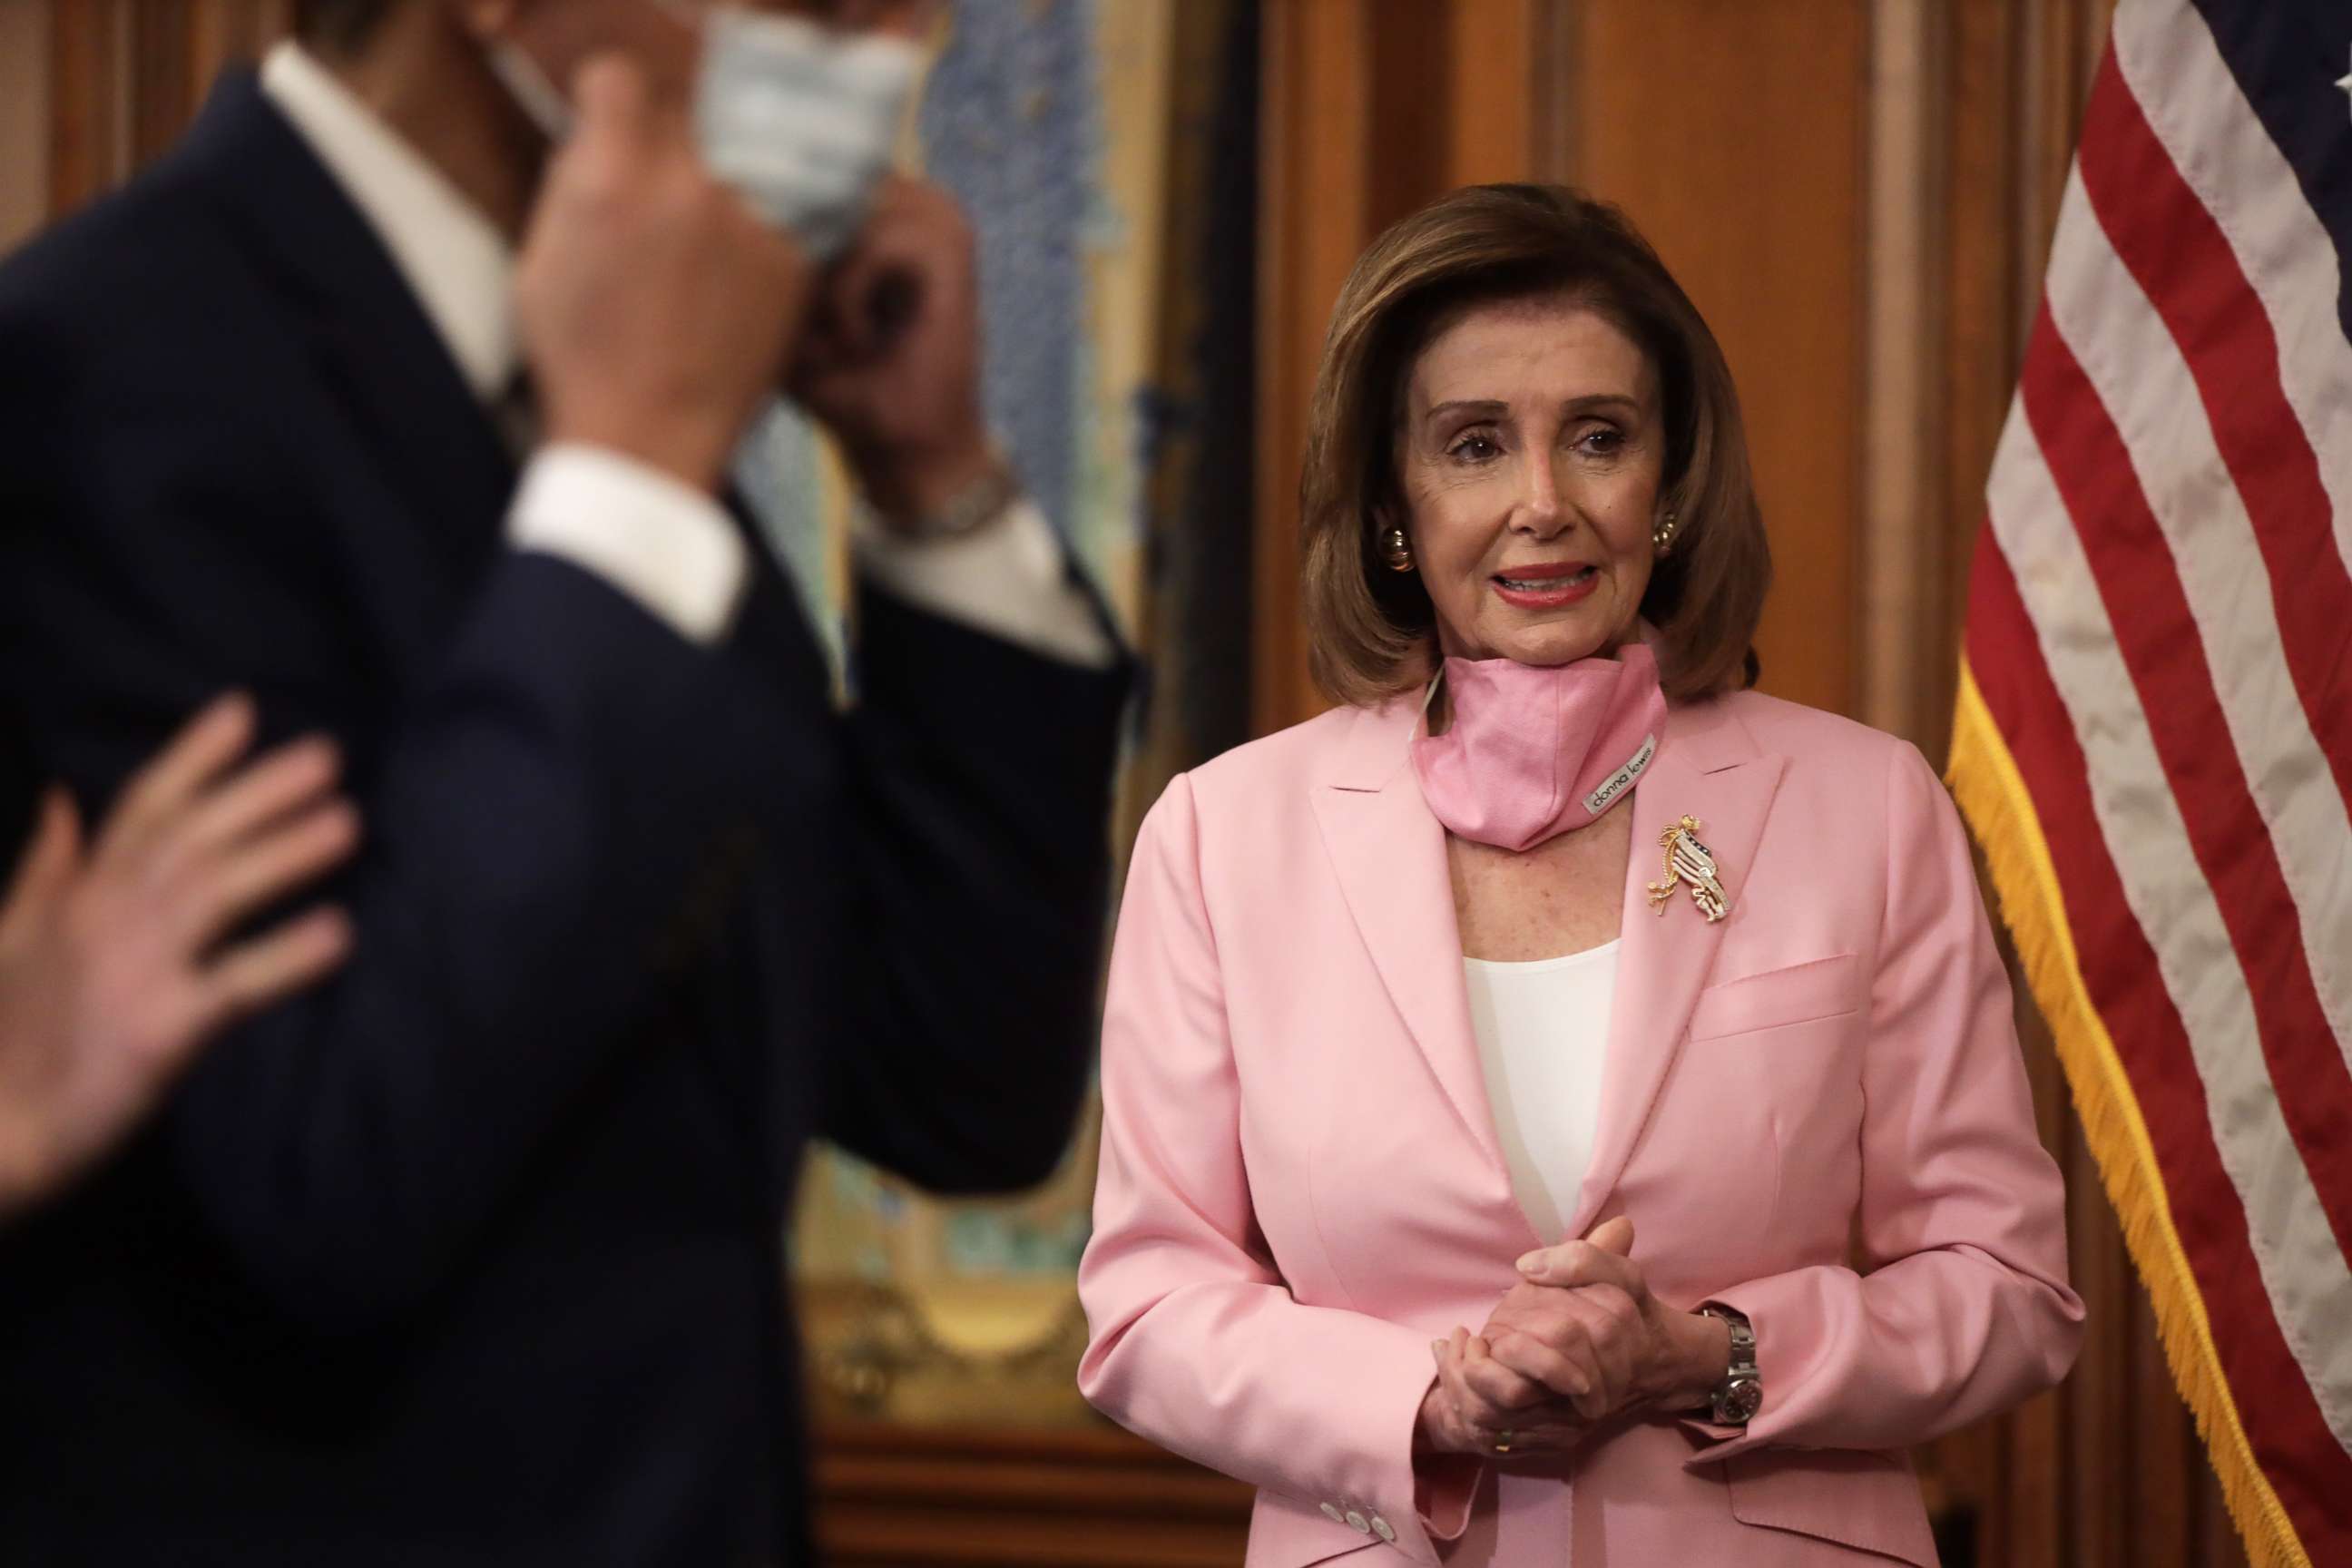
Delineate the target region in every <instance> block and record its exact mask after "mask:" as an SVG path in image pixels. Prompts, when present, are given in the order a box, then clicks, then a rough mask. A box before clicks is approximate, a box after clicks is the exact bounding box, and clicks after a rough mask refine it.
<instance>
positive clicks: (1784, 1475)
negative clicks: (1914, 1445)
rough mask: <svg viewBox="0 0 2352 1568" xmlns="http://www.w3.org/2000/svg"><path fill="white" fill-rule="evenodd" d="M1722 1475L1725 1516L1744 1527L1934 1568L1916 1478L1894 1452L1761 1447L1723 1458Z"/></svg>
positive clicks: (1930, 1538) (1918, 1567) (1932, 1548)
mask: <svg viewBox="0 0 2352 1568" xmlns="http://www.w3.org/2000/svg"><path fill="white" fill-rule="evenodd" d="M1723 1473H1724V1479H1725V1481H1726V1482H1727V1483H1728V1484H1729V1486H1730V1488H1731V1516H1732V1517H1733V1518H1734V1519H1736V1520H1738V1521H1739V1522H1740V1523H1742V1524H1752V1525H1754V1526H1756V1527H1757V1528H1758V1529H1759V1530H1786V1531H1793V1532H1795V1533H1796V1534H1799V1535H1810V1536H1812V1537H1814V1538H1816V1539H1817V1540H1822V1541H1833V1542H1837V1543H1838V1544H1839V1545H1841V1546H1851V1547H1853V1548H1854V1549H1855V1550H1856V1551H1859V1552H1876V1553H1878V1555H1880V1556H1881V1557H1887V1558H1892V1559H1893V1560H1895V1562H1897V1563H1911V1564H1913V1565H1914V1568H1937V1560H1936V1535H1935V1531H1932V1530H1930V1529H1929V1528H1928V1525H1927V1504H1926V1503H1925V1502H1924V1501H1922V1500H1921V1499H1920V1496H1919V1482H1918V1479H1917V1478H1916V1477H1915V1476H1914V1475H1913V1474H1912V1473H1911V1466H1910V1464H1909V1462H1908V1461H1906V1460H1905V1459H1903V1458H1899V1457H1897V1456H1895V1455H1893V1454H1881V1453H1876V1452H1864V1451H1860V1450H1847V1449H1836V1448H1813V1449H1806V1450H1804V1451H1802V1452H1796V1451H1791V1450H1789V1449H1773V1448H1764V1449H1759V1450H1758V1451H1756V1452H1754V1453H1748V1454H1741V1455H1739V1456H1738V1457H1737V1458H1731V1459H1727V1460H1725V1461H1724V1466H1723Z"/></svg>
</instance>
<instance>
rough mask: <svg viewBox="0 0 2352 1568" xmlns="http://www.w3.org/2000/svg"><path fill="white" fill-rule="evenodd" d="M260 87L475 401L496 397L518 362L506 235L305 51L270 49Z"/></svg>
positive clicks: (283, 46) (299, 48)
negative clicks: (395, 274) (380, 254)
mask: <svg viewBox="0 0 2352 1568" xmlns="http://www.w3.org/2000/svg"><path fill="white" fill-rule="evenodd" d="M261 90H262V91H263V92H265V93H267V94H268V95H269V98H270V100H271V101H272V102H274V103H276V104H277V105H278V109H279V110H281V111H282V112H283V113H284V114H285V116H286V118H287V119H288V120H289V121H293V123H294V129H295V130H296V131H297V132H299V133H300V135H301V137H302V139H303V140H304V141H306V142H309V143H310V150H311V151H312V152H314V153H317V154H318V155H319V160H320V162H321V163H325V164H326V165H327V168H328V171H329V172H330V173H331V174H333V175H334V177H335V181H336V183H337V184H340V185H341V186H342V188H343V194H344V195H348V196H350V197H351V199H352V204H353V205H356V206H357V207H358V208H359V209H360V212H361V213H362V216H365V217H366V219H367V221H368V224H369V226H371V227H373V229H374V230H375V232H376V237H378V238H379V239H381V240H383V246H384V248H385V249H386V250H388V251H390V252H391V253H392V259H393V264H394V266H396V267H397V268H399V269H400V275H401V276H402V277H403V278H404V279H407V281H408V287H409V289H410V290H411V291H412V292H414V293H415V296H416V299H417V302H418V303H419V304H420V305H422V306H423V307H424V310H425V318H426V319H427V320H428V321H431V322H432V323H433V329H434V331H436V332H437V333H438V334H439V335H440V338H441V341H442V342H443V344H444V345H446V347H447V349H448V351H449V354H450V357H451V358H452V359H454V360H456V361H457V368H458V370H459V371H460V372H461V373H463V374H464V375H465V378H466V383H467V385H469V386H471V387H472V388H473V389H474V393H475V395H477V396H478V397H480V398H481V399H482V400H483V401H484V402H486V403H487V402H490V401H493V400H494V399H496V398H498V397H499V396H500V395H503V394H504V393H505V392H506V390H507V386H508V384H509V382H510V381H512V380H513V378H514V374H515V371H516V369H517V363H518V362H517V354H516V348H515V322H514V303H513V285H514V251H513V248H512V247H509V245H508V244H507V241H506V237H505V236H504V235H502V234H500V233H499V230H498V227H497V226H496V225H494V224H492V223H491V222H490V220H489V219H488V217H486V216H484V215H483V214H482V211H481V209H480V208H478V207H477V206H475V205H474V204H473V203H472V202H470V201H468V200H467V198H466V196H465V195H464V194H463V193H461V192H460V191H459V190H458V189H457V186H456V185H454V184H451V183H450V182H449V179H448V177H447V176H446V175H445V174H442V173H441V171H440V170H438V169H436V168H435V167H434V166H433V165H432V164H431V163H427V162H426V161H425V158H424V157H423V155H421V154H420V153H417V151H416V150H415V148H413V147H411V146H410V145H409V144H408V143H407V142H404V141H403V140H402V139H401V137H400V134H399V132H395V131H394V130H393V128H392V127H391V126H389V125H387V124H385V123H384V121H383V119H382V118H381V117H379V116H378V115H377V114H376V112H375V110H372V109H370V108H369V107H368V106H367V105H366V104H365V103H364V102H362V101H361V100H360V98H359V95H358V94H356V93H354V92H352V89H349V88H347V87H345V86H344V85H343V84H342V83H341V81H339V80H337V79H335V76H334V73H333V72H331V71H330V70H329V69H327V68H326V67H325V66H323V65H321V64H320V63H319V60H318V58H316V57H315V56H313V55H311V54H310V52H309V51H308V50H306V49H304V48H303V47H302V46H301V45H299V44H295V43H282V44H279V45H278V46H277V47H275V48H272V49H271V50H270V51H269V54H268V58H266V59H265V60H264V61H263V62H262V66H261Z"/></svg>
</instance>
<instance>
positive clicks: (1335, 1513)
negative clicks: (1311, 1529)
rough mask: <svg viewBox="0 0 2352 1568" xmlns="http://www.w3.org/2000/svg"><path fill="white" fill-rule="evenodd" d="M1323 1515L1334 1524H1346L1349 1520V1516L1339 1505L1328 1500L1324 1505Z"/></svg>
mask: <svg viewBox="0 0 2352 1568" xmlns="http://www.w3.org/2000/svg"><path fill="white" fill-rule="evenodd" d="M1323 1517H1324V1518H1326V1519H1328V1520H1329V1521H1331V1522H1332V1523H1334V1524H1345V1523H1347V1522H1348V1516H1347V1515H1346V1514H1344V1513H1341V1512H1340V1511H1339V1507H1338V1505H1337V1504H1334V1503H1328V1502H1327V1503H1325V1504H1324V1505H1323Z"/></svg>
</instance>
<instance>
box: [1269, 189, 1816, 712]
mask: <svg viewBox="0 0 2352 1568" xmlns="http://www.w3.org/2000/svg"><path fill="white" fill-rule="evenodd" d="M1547 294H1566V295H1570V296H1571V297H1574V298H1576V299H1577V300H1580V302H1582V303H1584V304H1586V305H1589V306H1590V307H1591V308H1592V309H1593V310H1598V311H1599V312H1601V314H1602V315H1603V316H1605V317H1607V318H1608V319H1609V320H1610V321H1612V323H1614V324H1615V325H1616V327H1617V328H1618V330H1619V331H1622V332H1624V333H1625V334H1626V335H1627V336H1628V337H1630V338H1632V339H1633V342H1635V343H1636V344H1637V345H1639V347H1640V348H1641V350H1642V352H1643V354H1644V355H1646V356H1647V357H1648V359H1649V361H1650V363H1651V365H1652V366H1653V368H1654V370H1655V371H1656V372H1657V376H1658V386H1659V393H1660V398H1661V401H1662V402H1663V404H1664V417H1665V424H1666V432H1667V442H1666V458H1665V469H1664V476H1663V478H1662V480H1661V483H1660V486H1659V505H1660V510H1662V511H1664V512H1670V513H1672V514H1673V515H1674V516H1675V520H1676V528H1675V537H1674V546H1675V548H1674V552H1673V553H1672V554H1670V555H1668V556H1666V557H1665V558H1664V560H1662V561H1660V562H1658V563H1657V565H1656V568H1655V570H1654V571H1653V573H1652V574H1651V577H1650V586H1649V589H1648V591H1647V592H1646V593H1645V594H1644V595H1643V598H1642V615H1643V617H1644V618H1646V619H1647V620H1648V621H1649V622H1650V623H1651V624H1652V625H1654V626H1656V627H1657V629H1658V631H1659V633H1660V636H1661V642H1660V644H1659V647H1658V650H1657V651H1658V667H1659V675H1660V678H1661V679H1663V681H1664V685H1665V689H1666V693H1667V695H1668V696H1670V697H1674V698H1676V699H1689V698H1695V697H1702V696H1706V695H1708V694H1710V693H1713V692H1717V691H1720V690H1723V689H1726V688H1727V687H1730V686H1733V685H1735V684H1741V685H1745V684H1753V683H1754V680H1755V678H1756V655H1755V650H1754V647H1753V639H1754V637H1755V635H1756V622H1757V617H1758V616H1759V615H1760V614H1761V613H1762V611H1763V606H1764V591H1765V589H1766V587H1767V586H1769V584H1770V581H1771V575H1772V563H1771V553H1770V551H1769V548H1768V546H1767V545H1766V543H1765V541H1764V521H1763V517H1762V514H1761V513H1760V512H1759V510H1758V508H1757V504H1756V490H1755V486H1754V483H1753V480H1752V479H1751V478H1750V475H1749V472H1748V442H1747V437H1746V436H1745V435H1744V434H1743V433H1742V431H1741V427H1740V420H1739V396H1738V392H1737V390H1736V389H1735V388H1734V387H1733V386H1732V384H1731V371H1730V369H1729V367H1727V365H1726V364H1725V363H1724V360H1723V351H1722V349H1721V348H1720V347H1718V346H1717V343H1716V341H1715V334H1714V333H1713V332H1711V331H1708V330H1707V325H1706V321H1703V320H1701V319H1700V317H1699V313H1698V310H1697V309H1696V307H1695V306H1693V305H1692V304H1691V302H1690V299H1689V296H1687V295H1685V293H1684V292H1683V290H1682V287H1681V285H1679V284H1677V283H1676V282H1675V280H1674V278H1673V276H1672V275H1671V274H1669V273H1668V272H1667V271H1666V268H1665V266H1664V263H1663V262H1661V261H1659V259H1658V257H1657V253H1656V252H1655V251H1654V250H1652V249H1651V248H1650V247H1649V244H1648V242H1647V241H1645V240H1643V238H1642V237H1641V236H1640V235H1639V234H1637V233H1635V232H1634V229H1633V225H1632V224H1630V223H1628V222H1627V221H1626V220H1625V216H1624V215H1623V214H1622V213H1620V212H1619V211H1618V210H1617V209H1616V208H1615V207H1612V206H1610V205H1607V204H1606V203H1603V202H1596V201H1593V200H1591V198H1589V197H1587V196H1584V195H1580V194H1579V193H1578V192H1575V191H1572V190H1570V189H1568V188H1567V187H1566V186H1563V185H1525V184H1513V185H1473V186H1470V187H1469V188H1467V189H1465V190H1459V191H1455V192H1454V194H1453V195H1449V196H1446V197H1444V198H1443V199H1441V200H1439V201H1437V202H1434V203H1433V204H1431V205H1428V206H1425V207H1423V208H1422V209H1421V210H1420V211H1419V212H1417V213H1414V214H1413V215H1412V216H1410V217H1407V218H1404V219H1403V220H1402V221H1401V222H1398V223H1396V224H1394V225H1392V226H1391V227H1390V228H1389V229H1388V231H1387V232H1386V233H1384V234H1382V235H1381V237H1379V238H1378V239H1376V240H1374V241H1372V244H1371V247H1370V249H1368V250H1366V251H1365V252H1364V254H1363V255H1362V257H1361V258H1359V259H1358V260H1357V262H1356V265H1355V268H1354V270H1352V271H1351V272H1349V274H1348V280H1347V282H1346V283H1345V284H1343V285H1342V286H1341V287H1340V289H1339V300H1338V302H1337V303H1336V304H1335V305H1333V307H1332V309H1331V327H1330V331H1329V332H1328V335H1327V336H1326V337H1325V339H1324V342H1323V363H1322V366H1321V368H1320V369H1319V370H1318V372H1317V374H1316V377H1315V397H1314V401H1313V403H1312V404H1311V405H1309V408H1308V410H1307V460H1306V466H1305V471H1304V473H1303V474H1302V475H1301V477H1300V481H1299V503H1300V512H1301V519H1300V521H1301V525H1302V527H1303V529H1304V531H1305V534H1306V539H1305V552H1304V553H1305V561H1304V569H1303V574H1302V575H1303V578H1304V587H1305V593H1306V615H1307V663H1308V666H1309V668H1310V669H1311V670H1312V672H1313V674H1314V677H1315V679H1316V682H1317V684H1318V685H1320V686H1321V687H1322V688H1323V689H1324V690H1325V691H1326V692H1328V693H1329V694H1330V695H1331V696H1332V697H1334V698H1336V699H1337V700H1339V701H1342V702H1349V703H1355V704H1370V703H1376V702H1380V701H1381V700H1385V699H1387V698H1389V697H1391V696H1394V695H1396V694H1397V693H1399V692H1402V691H1406V690H1409V689H1412V688H1413V687H1414V686H1416V685H1418V684H1420V683H1421V682H1422V681H1424V680H1426V679H1428V676H1429V672H1430V670H1431V668H1433V649H1434V640H1435V627H1436V612H1435V611H1434V609H1433V607H1432V606H1431V604H1430V600H1429V595H1428V592H1427V591H1426V590H1425V589H1424V588H1423V586H1422V582H1421V579H1420V577H1419V576H1418V575H1417V574H1406V573H1399V572H1392V571H1391V570H1389V569H1388V567H1387V566H1386V564H1385V563H1383V562H1382V561H1381V555H1380V550H1379V547H1378V546H1379V541H1378V538H1377V536H1378V534H1379V533H1380V532H1381V530H1382V529H1384V528H1386V527H1389V526H1391V525H1393V524H1395V523H1400V522H1402V521H1403V520H1404V515H1405V504H1404V498H1403V496H1402V492H1401V490H1400V489H1399V485H1398V472H1397V461H1396V435H1397V424H1398V409H1399V408H1400V407H1401V406H1402V400H1403V394H1404V387H1405V384H1406V378H1407V377H1409V376H1410V375H1411V374H1412V363H1413V361H1414V359H1415V358H1416V357H1417V356H1418V355H1419V354H1420V353H1421V350H1422V349H1423V346H1425V344H1426V343H1427V342H1428V340H1429V337H1430V335H1431V333H1432V331H1433V329H1434V328H1435V326H1436V325H1437V323H1438V322H1439V321H1440V320H1441V318H1444V317H1448V316H1450V315H1451V314H1453V313H1454V312H1455V311H1458V310H1461V309H1463V308H1464V307H1465V306H1472V305H1476V304H1479V303H1484V302H1488V301H1502V300H1519V299H1526V298H1529V297H1534V296H1541V295H1547Z"/></svg>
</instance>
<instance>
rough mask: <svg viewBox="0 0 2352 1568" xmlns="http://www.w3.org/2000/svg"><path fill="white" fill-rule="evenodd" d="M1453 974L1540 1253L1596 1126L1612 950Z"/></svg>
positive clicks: (1556, 1234)
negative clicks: (1463, 984) (1460, 977)
mask: <svg viewBox="0 0 2352 1568" xmlns="http://www.w3.org/2000/svg"><path fill="white" fill-rule="evenodd" d="M1462 967H1463V969H1464V971H1465V975H1466V977H1467V979H1468V981H1469V990H1470V1026H1471V1028H1472V1030H1473V1031H1474V1032H1475V1034H1476V1035H1477V1037H1478V1065H1479V1067H1480V1068H1482V1069H1483V1070H1484V1071H1485V1073H1486V1102H1487V1104H1488V1105H1490V1106H1491V1107H1492V1108H1493V1109H1494V1112H1495V1132H1496V1136H1497V1137H1498V1138H1499V1139H1500V1140H1501V1142H1502V1145H1503V1160H1504V1163H1506V1164H1507V1165H1508V1166H1509V1167H1510V1173H1511V1190H1512V1191H1513V1192H1514V1193H1515V1194H1517V1197H1518V1200H1519V1206H1520V1207H1521V1208H1522V1209H1525V1210H1526V1211H1527V1215H1528V1222H1529V1223H1530V1224H1532V1225H1533V1226H1535V1230H1536V1234H1537V1236H1538V1237H1541V1238H1542V1239H1543V1241H1544V1243H1545V1244H1546V1245H1547V1246H1549V1245H1551V1244H1553V1243H1556V1242H1560V1241H1564V1240H1566V1239H1568V1237H1567V1234H1566V1233H1567V1227H1568V1222H1569V1219H1570V1216H1571V1215H1574V1214H1575V1213H1576V1202H1577V1194H1578V1191H1579V1190H1580V1188H1581V1187H1582V1186H1583V1184H1584V1172H1585V1168H1586V1167H1587V1166H1589V1165H1591V1163H1592V1142H1593V1138H1594V1135H1595V1134H1596V1132H1597V1131H1598V1130H1599V1128H1600V1125H1601V1068H1602V1066H1603V1065H1604V1064H1605V1063H1606V1062H1607V1060H1608V1055H1609V1008H1610V1004H1611V1002H1612V999H1613V997H1614V995H1615V994H1616V990H1617V943H1616V942H1605V943H1603V944H1602V945H1601V946H1599V947H1595V948H1591V949H1588V950H1587V951H1585V952H1572V953H1570V954H1569V955H1568V956H1567V957H1565V958H1544V959H1538V960H1536V961H1535V962H1534V963H1494V962H1492V961H1490V960H1487V959H1483V958H1465V959H1464V960H1463V961H1462Z"/></svg>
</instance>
